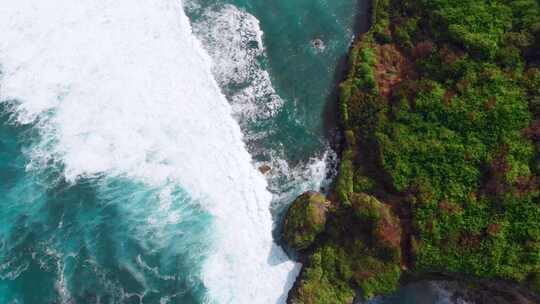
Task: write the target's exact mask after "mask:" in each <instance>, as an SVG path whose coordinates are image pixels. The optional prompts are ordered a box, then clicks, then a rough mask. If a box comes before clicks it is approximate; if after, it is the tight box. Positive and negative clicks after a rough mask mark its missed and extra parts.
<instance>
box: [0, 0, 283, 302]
mask: <svg viewBox="0 0 540 304" xmlns="http://www.w3.org/2000/svg"><path fill="white" fill-rule="evenodd" d="M2 2H3V3H2V6H1V7H0V64H1V71H2V79H1V81H0V102H2V101H3V102H5V101H12V100H16V101H17V102H18V103H17V107H16V109H15V110H16V111H17V114H18V119H19V122H20V123H29V122H36V121H41V122H42V123H40V124H39V127H40V129H41V133H42V136H43V141H42V143H41V145H39V146H38V147H36V149H35V151H34V153H33V158H34V162H33V163H34V164H35V165H37V166H40V165H43V164H45V163H46V162H45V161H46V160H49V159H55V160H58V161H60V162H61V163H62V164H63V165H64V168H65V169H64V170H65V176H66V178H67V179H68V180H71V181H74V180H76V179H77V178H80V177H83V176H96V175H99V174H107V175H109V176H127V177H129V178H132V179H134V180H138V181H142V182H145V183H147V184H149V185H152V186H158V187H159V186H160V185H167V184H170V183H175V184H179V185H181V186H182V187H184V188H185V189H187V190H188V192H189V194H190V195H191V196H192V197H194V198H195V199H197V200H199V201H201V202H203V203H204V204H205V206H206V207H207V208H208V210H209V211H210V212H211V213H212V214H213V215H214V216H215V217H216V223H215V227H216V240H215V242H216V246H215V247H214V248H215V250H214V251H213V252H212V253H211V254H210V257H209V259H208V261H207V262H206V264H205V266H204V271H203V272H204V273H203V281H204V283H205V285H206V286H207V287H208V288H209V293H210V301H212V302H217V303H276V302H278V301H283V298H282V296H283V295H284V294H285V293H286V291H287V290H288V288H290V286H291V284H292V282H291V280H288V277H289V276H290V275H291V271H292V270H293V268H294V264H293V263H292V262H290V261H288V260H287V259H286V257H285V255H284V254H283V252H282V250H281V249H280V248H279V247H277V246H276V245H275V244H274V243H273V241H272V237H271V229H272V221H271V217H270V212H269V204H270V200H271V195H270V193H269V192H268V191H266V186H267V184H266V181H265V180H264V178H263V177H262V176H261V174H260V173H259V172H258V171H257V170H255V169H254V168H253V166H252V164H251V161H252V160H251V157H250V155H249V154H248V153H247V152H246V149H245V147H244V144H243V142H242V134H241V131H240V128H239V127H238V125H237V123H236V122H235V121H234V120H233V119H232V116H231V108H230V106H229V105H228V103H227V101H226V100H225V98H224V97H223V95H222V94H221V93H220V91H219V89H218V87H217V84H216V82H215V80H214V79H213V77H212V73H211V62H210V59H209V57H208V56H207V55H206V54H205V52H204V51H203V50H202V48H201V46H200V44H199V42H198V41H197V40H196V39H195V38H194V36H193V35H192V33H191V27H190V25H189V21H188V19H187V17H186V16H185V14H184V11H183V9H182V4H181V3H180V2H179V1H175V0H115V1H112V0H78V1H73V0H50V1H44V0H4V1H2ZM164 217H166V215H164Z"/></svg>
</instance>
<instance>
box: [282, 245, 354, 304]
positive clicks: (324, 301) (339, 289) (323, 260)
mask: <svg viewBox="0 0 540 304" xmlns="http://www.w3.org/2000/svg"><path fill="white" fill-rule="evenodd" d="M347 262H348V257H347V256H346V255H345V254H344V252H343V250H340V249H339V248H336V247H334V246H329V245H328V246H324V247H322V248H320V249H319V250H318V251H317V252H315V253H314V254H313V255H311V256H310V258H309V261H308V262H307V265H306V267H305V269H304V270H303V272H302V274H301V278H300V287H299V288H298V290H297V291H296V294H295V295H294V296H293V297H292V299H290V301H291V303H293V304H341V303H352V301H353V298H354V290H353V289H352V288H351V286H350V285H349V283H348V282H347V281H346V280H345V279H344V277H346V276H344V275H343V273H342V272H343V271H345V272H348V271H349V270H347V269H341V268H343V266H342V265H343V264H348V263H347ZM348 275H350V273H349V274H348Z"/></svg>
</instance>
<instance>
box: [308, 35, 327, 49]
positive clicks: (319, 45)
mask: <svg viewBox="0 0 540 304" xmlns="http://www.w3.org/2000/svg"><path fill="white" fill-rule="evenodd" d="M311 46H312V47H313V48H314V49H316V50H317V51H319V52H322V51H324V49H325V48H326V46H325V45H324V41H322V40H321V39H319V38H315V39H313V40H311Z"/></svg>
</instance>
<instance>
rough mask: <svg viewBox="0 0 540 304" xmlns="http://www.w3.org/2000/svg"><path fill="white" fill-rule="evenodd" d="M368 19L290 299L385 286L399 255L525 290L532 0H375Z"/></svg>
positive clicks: (394, 275)
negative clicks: (317, 236)
mask: <svg viewBox="0 0 540 304" xmlns="http://www.w3.org/2000/svg"><path fill="white" fill-rule="evenodd" d="M372 21H373V25H372V28H371V30H370V31H369V32H367V33H366V34H364V35H363V36H362V38H361V39H360V40H359V41H358V42H357V43H356V44H355V46H354V47H353V48H352V50H351V54H350V60H349V65H350V70H349V74H348V76H347V78H346V80H345V81H344V82H343V83H342V84H341V94H340V104H341V110H342V123H343V129H344V135H345V136H344V137H345V146H344V147H343V154H342V161H341V164H340V172H339V175H338V178H337V181H336V184H335V193H336V196H337V200H338V201H336V202H335V203H334V205H333V207H332V208H331V209H332V210H331V211H332V212H331V214H330V215H329V218H328V223H327V225H326V229H325V231H324V232H322V236H323V237H322V238H321V242H319V243H318V244H315V246H314V250H313V254H312V255H311V256H310V257H309V258H308V263H306V266H305V268H304V271H303V273H302V276H301V278H300V284H297V285H298V286H297V288H296V289H295V291H294V292H293V293H292V297H291V298H292V299H293V300H295V301H296V302H294V301H293V303H351V299H352V295H353V294H354V293H353V291H354V290H356V289H359V290H360V291H361V294H362V295H363V296H364V297H365V298H369V297H371V296H373V295H376V294H380V293H388V292H392V291H393V290H395V288H396V287H397V286H398V282H399V277H400V275H401V269H405V268H406V269H408V270H409V271H411V272H414V273H416V274H421V273H426V272H430V273H432V272H440V273H445V274H460V275H467V276H474V277H476V278H482V279H496V280H498V279H502V280H511V281H514V282H517V283H521V284H523V285H525V286H529V287H530V288H531V289H532V290H536V291H539V290H540V287H539V282H540V191H539V188H538V181H539V177H538V175H539V174H540V1H537V0H515V1H510V0H415V1H413V0H405V1H398V0H375V1H374V8H373V18H372ZM364 193H367V194H364ZM394 214H396V215H397V216H399V218H400V219H398V218H397V217H396V216H394Z"/></svg>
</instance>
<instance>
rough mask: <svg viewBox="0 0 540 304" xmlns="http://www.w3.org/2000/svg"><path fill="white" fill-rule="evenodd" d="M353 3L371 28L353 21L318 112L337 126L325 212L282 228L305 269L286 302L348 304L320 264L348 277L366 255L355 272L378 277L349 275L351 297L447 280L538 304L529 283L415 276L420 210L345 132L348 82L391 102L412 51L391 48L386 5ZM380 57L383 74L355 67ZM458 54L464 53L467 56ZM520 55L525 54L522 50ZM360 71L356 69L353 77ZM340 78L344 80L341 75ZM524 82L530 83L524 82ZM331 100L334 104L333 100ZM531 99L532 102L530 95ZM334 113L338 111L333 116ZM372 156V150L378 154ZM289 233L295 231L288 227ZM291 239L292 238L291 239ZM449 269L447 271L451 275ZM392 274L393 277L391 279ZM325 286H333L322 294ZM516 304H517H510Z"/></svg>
mask: <svg viewBox="0 0 540 304" xmlns="http://www.w3.org/2000/svg"><path fill="white" fill-rule="evenodd" d="M359 2H360V3H363V4H366V3H371V4H372V5H371V9H370V12H371V18H369V20H370V21H371V26H366V27H365V29H366V30H365V32H358V28H362V27H361V26H358V24H359V22H358V19H357V22H356V23H355V31H356V33H359V37H357V39H355V41H354V42H353V44H352V46H351V49H350V50H349V55H348V56H347V59H343V61H341V62H344V63H345V65H343V66H342V65H341V63H340V65H338V69H336V76H335V79H338V80H342V81H340V84H339V86H338V87H339V89H340V92H339V95H340V96H339V100H340V102H339V103H338V104H333V103H331V102H327V106H326V107H325V109H326V110H328V111H325V113H324V120H325V126H327V125H328V123H327V121H328V120H329V118H328V117H330V118H332V117H333V118H334V119H337V123H336V124H334V125H335V126H336V127H337V131H336V132H338V133H339V135H338V136H337V137H336V136H335V135H333V134H328V138H329V139H330V142H331V143H332V145H333V146H332V147H333V148H334V149H335V151H336V153H338V155H339V157H340V158H339V159H340V163H339V172H340V173H339V175H338V176H337V177H336V179H335V181H334V186H333V188H332V191H331V192H330V195H329V197H328V200H327V205H328V207H325V208H326V209H325V211H324V212H323V214H324V216H322V215H319V216H315V214H313V213H309V212H311V211H309V212H308V213H307V215H306V216H305V217H304V218H303V219H302V220H296V221H298V222H297V223H294V224H295V225H297V227H303V228H302V230H296V231H295V230H294V228H289V229H288V230H289V231H287V229H284V230H285V231H284V233H285V235H287V234H289V240H291V241H289V244H288V245H289V246H288V247H290V248H293V249H297V251H298V252H299V257H300V261H301V262H302V263H303V264H304V267H303V268H302V271H301V273H300V275H299V277H298V278H297V280H296V282H295V284H294V287H293V288H292V289H291V291H290V292H289V297H288V303H295V304H296V303H327V302H325V301H328V300H329V299H331V300H332V301H333V302H335V303H351V302H350V301H352V300H353V299H355V298H358V295H357V294H356V292H352V293H351V291H352V289H349V288H350V287H347V285H348V284H350V283H347V282H346V281H341V280H342V277H343V276H345V277H347V276H348V275H347V274H346V272H345V273H343V271H344V270H339V271H338V272H337V273H336V274H330V275H329V274H326V272H327V271H329V270H330V269H328V268H327V267H328V266H327V264H328V263H335V264H336V265H340V266H339V267H341V268H343V267H353V269H352V271H354V268H358V266H354V265H356V264H358V262H352V261H354V258H353V257H355V256H356V257H357V258H356V259H358V258H361V257H363V256H365V255H368V256H369V257H371V256H372V257H373V260H372V261H370V262H361V263H370V264H363V266H361V267H360V268H358V269H359V270H361V269H362V267H363V268H364V269H365V268H366V267H367V268H368V269H369V268H370V267H375V266H373V265H375V264H376V265H379V266H376V267H379V268H378V269H379V271H376V272H375V274H369V275H368V277H365V278H364V279H358V277H355V275H354V272H353V277H352V278H354V280H355V281H356V282H357V283H355V284H353V285H355V286H356V288H354V289H356V290H358V288H359V287H360V288H359V289H360V290H361V291H362V292H363V297H364V298H366V297H367V298H370V297H372V296H374V295H379V294H387V293H391V292H392V291H394V290H395V289H396V288H397V287H398V286H399V287H403V286H405V285H406V284H409V283H413V282H423V281H440V280H449V281H452V282H457V283H458V284H459V285H460V286H463V287H464V288H465V287H470V288H471V292H472V293H475V292H477V293H480V294H481V295H482V296H484V297H485V296H486V295H493V296H501V297H502V298H503V299H504V298H506V299H507V300H508V302H499V303H534V302H540V298H539V295H538V294H537V293H535V292H534V291H532V289H531V285H530V284H534V283H531V281H530V280H531V278H528V279H527V282H523V281H521V282H516V281H514V280H501V279H499V278H497V276H493V277H492V278H481V277H477V276H472V277H471V276H470V274H467V272H459V271H457V272H456V271H455V270H453V271H449V272H448V271H442V272H441V271H436V270H437V268H438V267H439V266H436V265H433V266H432V268H431V270H429V271H426V270H422V269H421V268H420V269H417V267H418V266H417V263H418V261H417V260H418V254H419V253H420V254H422V250H424V249H422V248H421V247H420V249H419V246H422V245H419V244H420V243H421V242H422V241H423V239H422V238H419V236H417V234H418V232H417V229H418V228H417V225H418V224H417V219H416V218H417V214H416V213H417V212H419V211H415V210H414V208H413V207H412V205H410V203H409V202H408V201H407V200H408V198H407V197H404V198H403V197H401V196H402V195H403V191H402V190H399V191H398V190H397V189H396V186H395V185H394V182H395V179H393V177H392V176H391V174H390V173H388V172H385V171H384V170H381V164H380V163H379V160H378V159H377V158H378V156H377V154H376V152H374V151H369V149H370V147H368V146H366V145H365V143H362V141H363V140H364V139H362V138H363V137H360V138H358V135H357V134H355V133H356V132H357V130H356V129H355V131H354V132H353V131H352V129H351V122H350V119H351V118H350V115H351V114H350V111H351V110H350V108H349V107H350V104H349V103H350V100H351V98H353V97H354V96H353V93H352V92H351V91H354V90H356V91H357V92H358V90H359V89H358V88H357V87H356V86H357V85H358V84H352V83H351V80H354V81H357V82H358V81H359V80H358V78H357V77H360V81H361V83H362V85H363V86H365V85H366V84H367V85H368V88H367V89H366V88H365V87H364V89H363V90H367V93H365V92H364V93H360V94H361V96H368V97H369V96H374V98H379V99H380V98H382V99H385V100H386V99H389V98H390V97H391V96H393V94H396V93H395V90H396V88H397V87H398V86H399V85H400V83H401V82H402V79H401V77H404V78H406V77H411V76H410V75H415V74H409V75H408V74H406V73H411V72H410V70H407V69H410V67H408V65H410V64H412V63H408V61H411V62H412V60H413V59H410V58H407V56H409V57H410V56H412V55H410V54H406V52H410V51H408V49H414V48H413V47H414V44H409V45H407V44H405V45H402V44H400V43H402V42H401V41H400V40H399V39H402V38H398V40H397V41H398V42H393V39H397V38H395V37H394V35H397V34H396V32H395V31H396V28H394V27H393V26H394V25H393V24H392V23H391V22H392V21H391V20H390V17H389V12H388V11H387V10H389V9H390V8H389V6H390V4H389V3H390V1H385V0H373V1H359ZM364 15H366V14H365V13H358V14H357V16H364ZM368 15H369V13H368ZM357 18H358V17H357ZM364 21H365V20H364ZM364 26H365V25H364ZM390 29H391V31H390ZM409 39H410V38H409ZM539 39H540V38H539ZM409 43H410V42H409ZM422 43H424V42H420V45H423V44H422ZM433 43H435V44H436V43H440V44H442V45H443V46H444V45H446V44H449V45H452V44H451V43H452V42H445V41H444V40H442V42H441V41H433ZM394 45H395V46H394ZM452 47H453V46H452ZM381 52H389V53H388V54H389V55H388V56H390V59H387V60H389V62H392V64H393V65H394V66H384V65H383V66H377V69H382V72H381V71H379V70H377V71H373V70H370V68H366V67H364V66H362V64H366V63H367V64H368V65H375V64H376V61H371V60H381V59H380V58H381V57H380V56H382V55H381V54H382V53H381ZM465 52H470V51H468V50H466V51H465ZM523 52H528V51H527V50H525V51H523ZM373 56H375V57H374V58H376V59H372V58H373ZM385 56H386V55H385ZM415 56H416V55H415ZM471 56H472V57H471V58H473V59H472V60H479V61H482V60H484V61H485V60H487V61H489V60H495V59H489V57H488V58H487V59H485V58H483V57H478V58H479V59H474V58H476V57H475V56H477V55H476V53H472V55H471ZM385 58H386V57H385ZM391 58H393V59H391ZM392 60H393V61H392ZM414 60H418V59H414ZM497 60H498V59H497ZM386 64H388V63H386ZM534 64H535V63H534V57H533V63H532V67H530V68H531V69H532V71H534V68H533V67H534ZM379 65H380V64H379ZM343 67H344V68H343ZM359 67H360V70H358V69H359ZM389 68H396V69H398V70H397V71H398V72H397V73H398V76H395V75H390V76H388V75H387V74H385V73H387V71H388V69H389ZM362 69H363V70H362ZM342 72H343V74H340V73H342ZM370 73H373V74H370ZM381 73H382V74H381ZM400 73H405V74H400ZM532 73H533V74H534V72H532ZM343 75H345V77H343ZM358 75H360V76H358ZM370 75H371V76H370ZM402 75H403V76H402ZM525 76H526V77H529V76H527V75H525ZM362 77H365V78H362ZM370 77H373V80H370ZM412 77H416V76H412ZM370 81H372V82H373V83H370ZM480 84H481V82H480ZM370 87H371V89H370ZM370 90H371V91H370ZM334 94H337V92H336V93H333V94H331V96H330V97H329V100H330V101H331V100H332V96H333V95H334ZM354 94H359V93H354ZM370 94H371V95H370ZM334 98H336V97H335V96H334ZM354 98H357V97H354ZM361 98H366V97H361ZM445 98H446V97H445ZM532 98H533V99H534V95H533V97H532ZM333 100H336V99H333ZM338 107H339V109H336V108H338ZM328 113H330V114H328ZM353 115H354V113H353ZM330 120H331V119H330ZM362 124H365V122H362ZM327 132H328V131H327ZM331 132H332V131H331ZM331 132H328V133H331ZM362 132H363V131H362ZM341 134H343V135H341ZM368 134H369V133H368ZM362 136H363V135H362ZM376 149H379V148H378V147H377V148H376ZM358 151H360V152H358ZM364 152H368V153H367V155H364V154H365V153H364ZM358 153H359V154H361V157H360V158H358ZM355 167H358V169H357V170H362V171H361V172H363V174H366V177H365V178H364V177H363V176H360V177H362V178H364V179H363V180H362V181H364V180H366V182H364V184H362V185H361V186H360V187H366V188H365V190H364V188H356V187H357V186H356V184H354V185H353V183H356V182H357V181H355V180H356V179H357V176H356V174H357V173H354V176H353V175H352V174H353V171H352V170H353V169H355ZM374 172H376V173H374ZM365 183H367V184H365ZM371 183H374V185H378V186H376V187H375V188H373V186H369V185H371ZM353 186H354V190H353ZM357 191H361V192H364V191H366V192H367V193H368V194H370V195H372V196H370V195H364V194H362V195H364V196H358V195H357V194H356V192H357ZM379 200H380V202H379ZM299 201H303V203H302V204H304V205H305V206H308V207H307V208H308V210H313V206H316V205H317V204H319V203H314V202H310V201H309V199H308V202H307V203H306V202H305V198H303V199H302V197H300V198H299V199H297V200H296V201H295V202H294V203H293V206H296V205H298V204H299V203H298V202H299ZM439 206H440V203H439ZM533 206H534V205H533ZM351 207H352V210H354V212H356V213H358V214H359V215H358V216H360V218H362V221H364V222H365V221H368V222H370V223H371V224H370V225H371V226H370V227H372V228H370V227H367V226H365V225H362V224H358V223H357V219H355V218H354V216H352V215H348V214H343V212H350V211H346V210H350V209H351ZM309 208H311V209H309ZM366 208H367V209H366ZM370 208H371V209H370ZM444 208H446V207H444ZM448 208H450V207H448ZM451 208H455V207H451ZM460 208H464V207H460ZM533 208H534V207H533ZM352 210H351V211H352ZM366 210H368V211H367V212H368V213H369V212H371V213H370V214H376V217H375V218H373V217H372V215H368V214H366V213H365V212H366ZM369 210H371V211H369ZM295 212H304V211H300V210H294V207H292V208H291V209H290V210H289V212H288V214H287V218H291V217H296V218H298V216H295V215H294V213H295ZM373 212H374V213H373ZM366 216H367V217H366ZM321 218H323V219H324V221H323V222H321V223H319V222H317V221H320V220H321ZM396 223H399V224H396ZM321 225H322V226H323V227H324V228H322V230H321V228H317V229H316V231H309V229H310V228H309V227H311V229H315V228H316V227H320V226H321ZM373 225H375V226H373ZM377 225H382V226H381V227H382V228H381V229H383V230H382V231H383V232H384V233H382V234H377V233H378V232H377V230H373V229H374V228H373V227H378V226H377ZM291 227H294V225H293V226H291ZM306 227H308V228H306ZM354 227H356V228H354ZM384 227H386V228H384ZM388 227H393V228H388ZM490 227H492V226H489V227H488V230H487V231H488V233H497V232H492V231H491V230H490V229H492V228H490ZM351 228H354V229H360V231H364V232H360V234H358V233H353V236H350V235H349V236H347V234H350V232H345V231H346V229H351ZM343 229H345V230H343ZM384 229H386V230H384ZM388 229H390V230H388ZM392 229H394V232H392ZM458 229H460V228H458ZM461 229H462V228H461ZM306 230H307V231H306ZM493 231H495V230H493ZM344 233H345V234H344ZM366 233H367V234H366ZM388 233H390V235H392V234H394V235H396V236H395V237H394V238H393V239H392V238H389V236H388ZM372 234H373V235H372ZM397 234H399V235H400V236H399V237H397ZM290 235H293V236H292V237H291V236H290ZM370 235H372V236H370ZM306 237H307V239H309V242H310V243H309V245H308V246H307V247H305V246H304V245H302V248H300V249H299V248H298V247H297V248H295V246H297V245H298V244H295V240H296V241H298V240H302V242H305V240H306ZM487 237H489V235H487V236H484V238H487ZM343 238H344V239H343ZM373 238H375V239H374V240H375V241H376V242H378V244H379V245H373V244H371V245H367V248H366V249H362V250H363V251H360V252H359V251H358V249H354V248H351V247H350V245H347V244H346V242H351V241H354V242H357V241H359V240H362V241H361V242H368V244H369V243H371V242H373ZM381 238H382V240H383V243H380V240H381ZM340 239H341V240H340ZM346 240H349V241H346ZM385 240H386V241H385ZM343 241H345V243H343ZM291 242H292V243H291ZM384 242H387V243H384ZM388 242H389V243H388ZM419 242H420V243H419ZM381 246H382V247H381ZM377 248H386V249H384V250H387V251H388V250H390V252H395V254H394V253H393V255H392V256H394V257H393V258H390V259H389V260H388V258H384V257H381V256H379V253H377V250H380V249H377ZM366 250H367V251H366ZM373 250H375V251H373ZM419 250H420V251H419ZM458 250H461V249H459V247H458ZM480 256H481V255H480ZM443 257H444V256H443ZM350 258H353V260H351V261H349V260H348V259H350ZM361 259H362V258H361ZM351 263H352V264H351ZM373 263H375V264H373ZM377 263H379V264H377ZM370 265H371V266H370ZM391 265H399V268H400V270H399V271H398V270H397V269H396V268H395V266H391ZM493 266H495V265H493ZM516 266H517V265H515V264H514V267H516ZM380 267H382V268H380ZM533 267H534V266H533ZM325 269H326V270H325ZM375 269H376V268H375ZM383 269H385V270H383ZM443 269H444V267H443ZM532 269H534V268H532ZM450 270H452V269H451V268H450ZM321 271H322V272H321ZM331 271H336V270H331ZM347 271H351V270H347ZM357 271H358V270H357ZM381 271H382V274H381ZM396 271H397V273H398V275H397V276H396ZM319 272H321V273H322V274H323V276H322V277H318V279H316V280H315V278H316V277H317V276H319V275H316V274H317V273H319ZM364 272H365V271H364ZM534 274H535V271H534V270H533V271H532V272H531V274H529V276H531V275H532V276H533V277H532V280H534ZM314 275H315V276H314ZM356 276H357V275H356ZM537 276H538V275H537ZM366 278H369V279H366ZM396 278H397V279H398V281H399V283H398V281H396ZM370 280H375V281H370ZM377 280H379V281H377ZM368 281H369V282H371V283H369V284H371V285H365V284H367V283H366V282H368ZM375 282H377V283H375ZM321 284H322V285H321ZM356 284H357V285H356ZM363 284H364V285H363ZM373 284H375V285H373ZM325 285H332V286H330V287H327V286H325ZM527 285H528V286H527ZM369 288H372V291H370V292H367V293H366V290H367V289H369ZM314 295H317V296H314ZM517 300H520V302H516V301H517Z"/></svg>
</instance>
